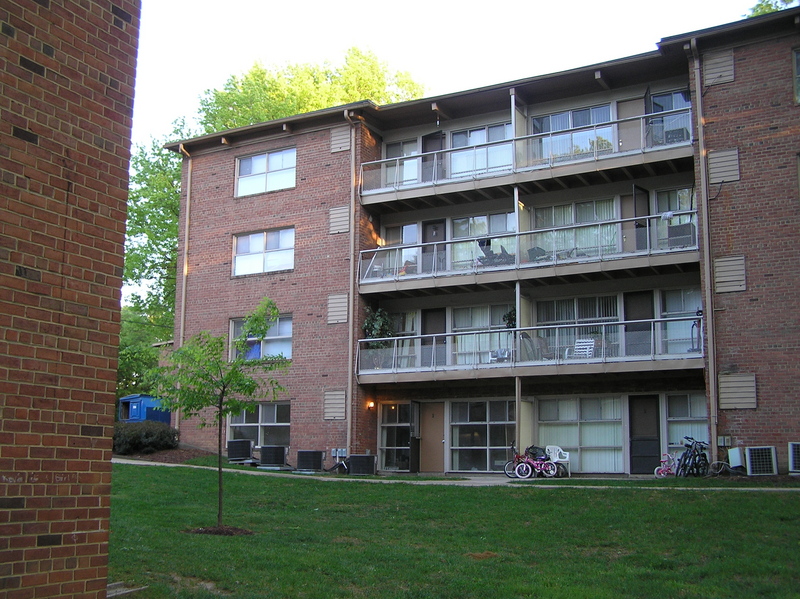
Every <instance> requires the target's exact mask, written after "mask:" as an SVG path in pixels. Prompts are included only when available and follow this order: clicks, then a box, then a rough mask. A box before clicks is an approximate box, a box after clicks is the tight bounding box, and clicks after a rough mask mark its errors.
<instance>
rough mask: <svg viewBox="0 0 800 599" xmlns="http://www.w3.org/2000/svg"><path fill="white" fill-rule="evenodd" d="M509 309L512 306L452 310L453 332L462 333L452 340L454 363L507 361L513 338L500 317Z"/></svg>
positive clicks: (467, 307) (501, 305) (466, 307)
mask: <svg viewBox="0 0 800 599" xmlns="http://www.w3.org/2000/svg"><path fill="white" fill-rule="evenodd" d="M512 308H513V306H512V305H511V304H495V305H491V306H465V307H461V308H453V332H454V333H461V334H459V335H453V337H452V342H453V357H454V362H455V363H456V364H486V363H490V362H508V361H510V359H511V351H512V348H513V347H514V338H513V334H512V333H511V331H509V330H508V327H507V326H506V323H505V320H504V319H503V316H505V315H506V314H508V313H509V312H510V311H511V309H512ZM489 331H493V332H489ZM494 331H496V332H494Z"/></svg>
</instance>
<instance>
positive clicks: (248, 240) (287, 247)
mask: <svg viewBox="0 0 800 599" xmlns="http://www.w3.org/2000/svg"><path fill="white" fill-rule="evenodd" d="M293 268H294V228H293V227H290V228H288V229H276V230H274V231H260V232H258V233H246V234H244V235H236V236H235V237H234V257H233V274H234V276H241V275H251V274H255V273H262V272H275V271H279V270H292V269H293Z"/></svg>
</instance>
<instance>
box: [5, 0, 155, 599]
mask: <svg viewBox="0 0 800 599" xmlns="http://www.w3.org/2000/svg"><path fill="white" fill-rule="evenodd" d="M139 12H140V2H139V0H113V1H109V0H94V1H91V2H90V1H85V0H84V1H81V2H78V1H73V0H58V1H56V0H3V2H2V4H0V24H1V25H2V30H1V31H0V63H2V64H0V71H2V73H3V75H2V93H0V116H1V117H2V118H0V213H2V218H0V594H2V595H3V596H4V597H8V598H9V599H12V598H22V597H34V596H35V597H105V588H106V567H107V563H108V529H109V504H110V490H111V487H110V485H111V436H112V432H113V423H114V415H113V410H114V390H115V381H116V367H117V346H118V336H119V300H120V287H121V283H122V281H121V276H122V265H123V256H122V250H123V238H124V231H125V222H124V221H125V210H126V197H127V185H128V163H129V157H130V149H129V148H130V128H131V114H132V107H133V84H134V75H135V65H136V52H137V45H138V28H139Z"/></svg>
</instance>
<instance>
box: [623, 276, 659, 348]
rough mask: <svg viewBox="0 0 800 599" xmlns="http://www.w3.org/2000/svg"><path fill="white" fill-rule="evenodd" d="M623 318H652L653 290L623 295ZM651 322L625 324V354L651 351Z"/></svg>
mask: <svg viewBox="0 0 800 599" xmlns="http://www.w3.org/2000/svg"><path fill="white" fill-rule="evenodd" d="M623 304H624V306H625V320H629V321H630V320H650V319H652V318H654V308H653V292H652V291H650V290H648V291H632V292H630V293H626V294H624V295H623ZM651 331H652V323H649V322H635V323H632V324H626V325H625V355H626V356H649V355H650V354H651V353H652V351H653V340H652V334H651Z"/></svg>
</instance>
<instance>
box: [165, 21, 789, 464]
mask: <svg viewBox="0 0 800 599" xmlns="http://www.w3.org/2000/svg"><path fill="white" fill-rule="evenodd" d="M797 19H800V10H787V11H783V12H780V13H775V14H772V15H768V16H764V17H759V18H755V19H750V20H744V21H740V22H736V23H732V24H728V25H723V26H720V27H715V28H712V29H707V30H703V31H698V32H693V33H688V34H685V35H681V36H675V37H671V38H667V39H664V40H662V41H661V43H660V44H659V49H658V50H657V51H654V52H650V53H646V54H642V55H638V56H633V57H629V58H624V59H620V60H615V61H611V62H608V63H603V64H598V65H592V66H588V67H585V68H579V69H574V70H570V71H565V72H561V73H554V74H551V75H545V76H540V77H534V78H530V79H524V80H520V81H515V82H511V83H507V84H501V85H495V86H490V87H486V88H482V89H477V90H472V91H468V92H463V93H454V94H449V95H445V96H440V97H436V98H427V99H424V100H418V101H411V102H404V103H400V104H395V105H390V106H382V107H378V106H375V105H373V104H372V103H370V102H360V103H355V104H351V105H348V106H342V107H338V108H332V109H328V110H322V111H318V112H314V113H310V114H304V115H298V116H294V117H290V118H285V119H280V120H277V121H271V122H268V123H261V124H257V125H253V126H249V127H244V128H240V129H235V130H230V131H225V132H222V133H217V134H213V135H207V136H203V137H199V138H195V139H191V140H186V141H184V142H182V143H179V144H178V143H176V144H174V145H171V146H170V149H172V150H174V151H176V152H182V153H183V155H184V172H183V180H184V186H183V187H184V190H183V198H182V210H181V219H182V221H181V232H182V233H181V237H180V244H179V253H180V256H181V258H180V260H181V263H182V266H181V267H180V268H181V270H180V272H179V274H178V298H179V299H178V306H177V313H178V318H177V322H176V333H175V334H176V341H177V343H181V342H182V340H184V339H186V338H187V337H188V336H190V335H192V334H195V333H197V332H198V331H200V330H203V329H205V330H210V331H211V332H212V333H214V334H224V335H234V334H235V333H236V331H237V319H240V318H242V317H243V316H245V315H246V314H247V313H248V312H249V311H250V310H251V309H252V308H253V307H254V306H255V305H256V303H257V302H258V301H259V300H260V299H261V298H262V297H263V296H268V297H270V298H272V299H274V300H275V301H276V302H277V304H278V307H279V309H280V310H281V318H280V322H279V323H277V324H276V326H275V327H274V329H273V331H272V334H270V336H268V337H267V338H266V339H264V340H253V344H254V347H260V350H261V351H263V352H264V353H265V354H269V353H277V352H278V351H283V352H284V354H285V355H290V356H291V358H292V365H291V366H290V368H289V370H288V371H287V372H286V373H285V375H283V376H282V382H283V383H284V384H285V386H286V388H287V393H286V395H285V397H282V398H281V399H280V400H279V401H278V402H276V403H267V404H263V405H261V406H260V408H259V411H258V412H257V413H256V414H253V415H248V416H239V417H234V418H232V419H231V421H230V422H228V423H227V426H226V433H227V435H228V438H229V439H251V440H253V441H254V443H255V445H256V446H284V447H288V448H289V461H290V463H295V462H294V460H295V459H296V457H297V451H298V450H316V451H323V452H326V456H327V464H330V463H331V461H330V460H331V454H332V450H333V449H336V448H346V449H347V451H348V453H350V454H363V453H372V454H376V455H377V456H378V458H377V460H378V468H379V469H380V470H382V471H411V472H417V471H419V472H459V471H461V472H463V471H478V472H491V471H498V470H501V469H502V467H503V463H504V462H505V460H506V458H507V449H508V447H509V445H510V444H511V443H512V442H513V441H516V444H517V445H518V446H525V445H528V444H531V443H536V444H537V445H541V446H544V445H551V444H552V445H559V446H561V447H562V448H563V449H565V450H567V451H569V452H570V467H571V470H572V471H573V472H584V473H647V472H652V470H653V467H654V466H655V465H657V464H658V461H659V457H660V455H661V453H662V452H666V451H674V450H677V449H679V448H680V446H681V439H682V437H683V436H684V435H691V436H694V437H695V438H697V439H701V440H709V441H710V443H711V452H712V453H713V454H714V455H716V454H717V453H718V451H719V450H718V448H719V447H727V446H734V447H739V446H742V447H750V448H756V447H764V446H767V447H775V448H776V453H775V454H773V453H772V452H771V450H768V451H767V455H766V458H765V459H766V461H767V462H770V463H768V464H767V466H768V467H771V466H773V465H775V463H776V462H777V465H778V466H779V467H780V470H781V471H782V472H786V470H787V468H788V465H789V458H788V451H789V443H791V442H798V441H800V403H798V401H797V395H798V391H800V389H798V366H797V360H796V356H797V355H798V351H797V350H798V337H800V335H798V333H799V332H800V331H798V299H797V294H796V293H793V290H794V289H797V288H798V286H799V285H800V269H798V268H797V259H798V254H799V253H800V252H799V251H798V243H797V241H798V224H800V203H799V202H798V152H799V151H800V119H798V114H797V111H798V110H800V108H798V97H799V96H798V93H799V92H798V89H800V72H798V65H800V59H798V56H800V55H799V54H798V52H800V34H799V32H798V26H797V23H796V21H797ZM366 307H370V308H372V309H377V308H382V309H383V310H385V311H386V312H387V313H389V314H390V315H391V317H392V319H393V322H394V334H393V335H392V336H391V337H390V338H389V339H384V340H382V341H380V342H375V341H369V340H366V339H362V337H363V332H362V323H363V321H364V318H365V308H366ZM176 423H177V424H178V426H179V427H180V428H181V434H182V439H183V441H184V442H185V443H188V444H193V445H200V446H205V447H208V448H213V447H214V445H213V441H212V437H210V436H209V437H206V436H205V435H213V431H209V430H208V429H205V430H198V429H197V428H196V426H195V424H196V423H194V422H190V421H186V420H180V419H178V420H177V421H176ZM759 451H760V450H759ZM762 453H763V452H762ZM762 453H758V452H756V451H755V449H754V453H753V456H754V457H761V458H764V456H763V455H762Z"/></svg>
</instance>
